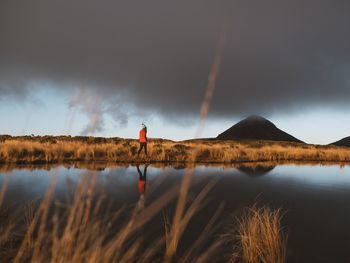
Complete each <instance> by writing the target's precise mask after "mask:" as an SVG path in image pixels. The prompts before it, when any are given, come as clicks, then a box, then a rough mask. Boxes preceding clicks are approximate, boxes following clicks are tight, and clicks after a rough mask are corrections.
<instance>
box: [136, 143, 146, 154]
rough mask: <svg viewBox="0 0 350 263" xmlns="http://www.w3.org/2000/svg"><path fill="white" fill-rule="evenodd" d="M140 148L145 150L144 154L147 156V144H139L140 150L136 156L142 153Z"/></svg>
mask: <svg viewBox="0 0 350 263" xmlns="http://www.w3.org/2000/svg"><path fill="white" fill-rule="evenodd" d="M142 148H143V149H145V154H146V156H147V142H140V149H139V151H138V152H137V155H139V154H140V152H141V151H142Z"/></svg>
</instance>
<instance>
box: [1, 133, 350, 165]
mask: <svg viewBox="0 0 350 263" xmlns="http://www.w3.org/2000/svg"><path fill="white" fill-rule="evenodd" d="M11 138H12V137H11ZM43 138H45V139H43ZM82 138H83V139H82ZM138 147H139V143H138V142H137V141H136V140H131V139H118V138H115V139H104V138H93V137H77V138H75V137H68V139H67V138H66V137H49V139H48V138H46V137H35V138H33V139H32V138H30V137H25V138H15V137H13V138H12V139H6V140H3V141H2V142H0V163H1V162H2V163H57V162H73V161H81V162H92V161H98V162H125V163H127V162H140V161H149V162H165V163H166V162H187V163H235V162H266V161H269V162H281V161H295V162H298V161H317V162H325V161H328V162H350V148H346V147H337V146H318V145H308V144H301V143H286V142H268V141H217V140H190V141H182V142H173V141H169V140H162V139H151V140H150V141H149V143H148V152H149V156H148V157H147V158H146V157H145V156H144V154H143V153H141V154H140V157H138V156H137V151H138Z"/></svg>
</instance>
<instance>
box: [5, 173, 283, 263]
mask: <svg viewBox="0 0 350 263" xmlns="http://www.w3.org/2000/svg"><path fill="white" fill-rule="evenodd" d="M96 179H97V175H96V174H95V173H92V174H88V175H87V176H84V177H82V179H81V181H80V183H79V185H78V187H77V189H76V191H75V193H74V196H73V197H72V199H71V200H68V201H67V203H65V204H62V203H61V204H57V203H56V202H55V199H54V191H55V178H54V179H53V181H52V182H51V184H50V186H49V188H48V191H47V192H46V194H45V197H44V198H43V199H42V201H41V202H40V204H39V205H38V206H37V207H36V208H35V206H34V205H32V204H29V205H27V206H26V208H25V210H24V217H25V230H24V231H23V233H21V235H20V237H22V238H21V239H20V242H17V243H16V244H15V245H14V247H12V249H11V250H9V251H8V253H9V254H8V255H4V256H3V257H2V259H4V260H5V259H6V260H5V262H14V263H20V262H35V263H40V262H52V263H63V262H78V263H80V262H82V263H83V262H84V263H85V262H87V263H89V262H91V263H92V262H94V263H95V262H96V263H99V262H101V263H102V262H128V263H129V262H131V263H132V262H145V263H147V262H184V263H186V262H216V261H217V260H218V255H219V256H221V257H222V258H221V259H220V261H222V260H223V259H224V258H225V256H224V255H223V254H218V252H219V251H222V250H221V249H222V246H223V245H224V244H225V240H226V239H225V238H218V239H213V232H214V229H215V225H216V223H217V222H218V219H219V218H220V213H221V211H222V209H223V206H220V207H219V208H218V210H217V211H216V212H215V211H213V216H212V217H211V218H207V219H206V220H207V222H208V223H207V225H206V226H205V228H204V229H203V231H202V234H200V235H199V236H198V237H197V238H196V241H195V243H193V244H192V246H190V247H189V248H187V249H186V251H184V252H182V253H181V254H179V253H178V245H179V244H180V243H181V240H182V236H183V234H184V233H185V232H186V231H191V229H188V223H189V221H190V220H191V219H192V218H193V216H194V215H195V213H196V212H197V211H198V210H199V209H200V208H201V206H202V205H203V203H205V198H206V197H207V195H208V193H209V191H210V189H211V188H212V187H213V186H214V185H215V181H212V182H211V183H209V184H208V185H207V186H206V187H204V188H203V190H202V191H201V192H200V193H199V194H198V195H197V196H196V197H195V198H194V199H193V201H191V202H189V201H188V198H187V196H188V191H189V188H190V184H191V174H190V173H189V174H187V175H185V176H184V179H183V181H182V183H181V185H175V186H173V187H172V188H171V189H170V190H169V191H167V193H166V195H164V196H163V197H162V198H159V199H157V200H156V201H154V202H153V203H150V204H148V205H147V206H139V205H137V204H136V205H135V207H134V208H133V209H131V210H130V212H129V213H127V214H125V213H124V212H125V210H123V209H118V210H116V211H113V210H111V208H110V207H109V203H108V201H107V197H106V196H105V195H104V194H103V192H98V191H97V189H96V187H95V186H96ZM5 191H6V184H3V187H2V190H1V192H0V193H2V195H0V196H2V197H3V196H4V193H5ZM96 197H97V198H96ZM176 197H177V202H176V208H175V212H174V216H173V217H172V218H168V217H166V218H165V219H166V220H165V221H166V222H165V223H166V224H165V226H166V227H165V234H164V236H156V237H153V238H152V239H148V240H145V239H144V234H145V232H144V229H147V224H148V223H150V221H151V220H152V219H153V218H154V217H155V216H158V215H159V214H160V212H161V211H162V209H163V208H165V207H166V206H167V205H169V204H170V202H172V201H173V200H174V199H176ZM0 201H1V199H0ZM0 205H1V203H0ZM0 208H1V206H0ZM281 216H282V214H281V210H272V209H270V208H268V207H262V208H258V207H257V206H256V205H255V206H253V207H252V208H250V209H249V210H248V211H247V212H246V213H244V214H243V216H242V217H241V218H240V219H239V220H237V222H236V223H237V228H238V231H237V233H238V234H237V233H235V234H234V237H235V240H236V241H237V240H238V242H236V244H238V245H237V246H236V247H235V250H234V253H233V256H232V258H231V259H228V260H227V261H228V262H229V261H232V262H244V263H260V262H261V263H282V262H285V259H286V243H287V239H286V237H285V236H284V235H283V233H282V231H281ZM13 222H14V221H13ZM15 223H16V222H14V224H12V225H9V227H6V228H2V229H1V232H0V241H1V242H0V250H1V251H2V253H3V251H5V250H4V249H3V247H2V246H3V245H6V240H8V239H11V234H12V233H13V231H14V227H13V226H14V225H16V224H15ZM16 235H18V233H16ZM208 239H209V240H210V243H211V246H210V247H207V246H206V245H204V244H205V243H208Z"/></svg>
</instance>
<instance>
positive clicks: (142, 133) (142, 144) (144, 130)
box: [137, 123, 147, 156]
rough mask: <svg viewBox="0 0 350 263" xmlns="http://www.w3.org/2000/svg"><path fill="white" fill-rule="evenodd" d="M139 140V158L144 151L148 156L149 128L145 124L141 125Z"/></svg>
mask: <svg viewBox="0 0 350 263" xmlns="http://www.w3.org/2000/svg"><path fill="white" fill-rule="evenodd" d="M139 140H140V149H139V151H138V152H137V156H139V154H140V152H141V151H142V149H144V150H145V155H146V156H147V127H146V125H145V124H143V123H142V124H141V130H140V135H139Z"/></svg>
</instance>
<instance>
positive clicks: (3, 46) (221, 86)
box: [0, 0, 350, 118]
mask: <svg viewBox="0 0 350 263" xmlns="http://www.w3.org/2000/svg"><path fill="white" fill-rule="evenodd" d="M349 14H350V2H349V1H348V0H343V1H342V0H309V1H305V0H290V1H281V0H267V1H262V0H234V1H233V0H229V1H223V0H211V1H209V0H206V1H205V0H201V1H199V0H198V1H193V0H186V1H165V0H156V1H152V0H151V1H133V0H127V1H113V0H99V1H97V0H94V1H92V0H75V1H71V0H69V1H68V0H61V1H58V0H31V1H24V0H23V1H19V0H11V1H10V0H2V1H1V2H0V30H1V31H0V32H1V36H0V37H1V42H0V58H1V59H0V92H1V95H0V96H2V97H4V96H6V95H17V96H21V97H22V96H25V95H26V94H28V93H29V94H30V92H35V89H36V87H37V86H38V85H37V83H38V81H41V82H45V81H48V82H52V83H55V86H56V87H61V88H62V89H66V91H67V92H72V93H74V92H75V91H74V90H72V87H80V89H89V90H90V91H89V92H92V94H94V93H95V94H98V96H99V99H100V98H101V103H102V104H105V105H108V106H106V108H109V109H110V108H113V109H116V108H119V106H116V101H118V105H120V107H124V106H125V105H123V104H125V103H127V104H131V105H137V106H138V109H145V110H147V111H151V112H158V113H161V114H163V115H164V116H172V115H176V114H178V113H179V114H181V115H180V116H191V115H194V114H198V112H199V108H200V104H201V101H202V99H203V96H204V89H205V87H206V84H207V77H208V73H209V70H210V66H211V63H212V60H213V56H214V54H215V48H216V45H217V41H218V39H219V35H220V30H221V28H222V26H223V24H225V27H226V28H227V30H226V44H225V47H224V51H223V58H222V65H221V71H220V75H219V78H218V83H217V87H216V91H215V94H214V98H213V104H212V106H211V111H210V115H211V116H219V117H225V116H232V115H233V114H236V115H245V114H249V113H253V112H256V113H264V114H268V113H270V112H272V111H276V110H278V111H287V110H289V109H290V108H294V107H298V108H302V107H310V105H311V106H312V105H317V104H324V103H326V104H327V105H330V106H333V105H343V104H344V105H345V104H346V100H347V99H348V98H349V95H350V87H349V85H350V77H349V76H350V50H349V49H350V34H349V25H350V16H349ZM82 83H83V84H82ZM70 87H71V88H70ZM81 87H84V88H81ZM73 96H74V95H73ZM73 101H74V100H73ZM83 106H84V105H83ZM88 108H89V107H88ZM104 110H105V109H102V111H101V112H104ZM94 112H99V110H98V109H94ZM118 114H119V115H120V116H123V118H125V113H118ZM119 115H118V116H119Z"/></svg>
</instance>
